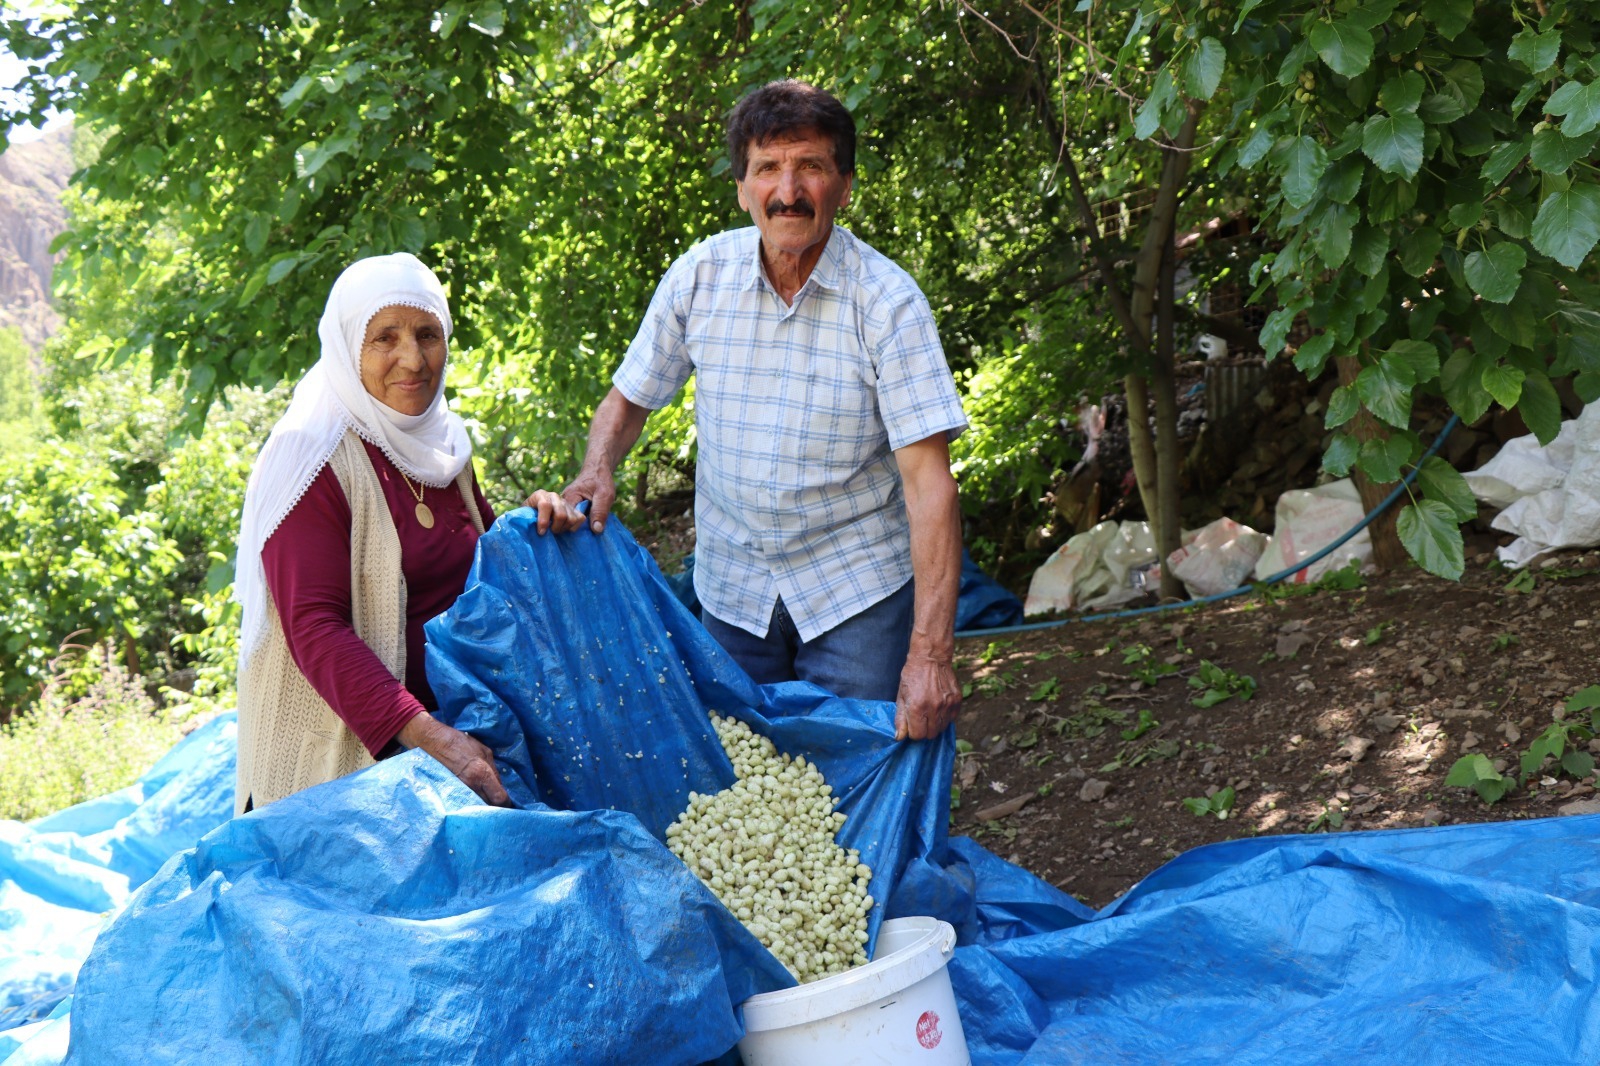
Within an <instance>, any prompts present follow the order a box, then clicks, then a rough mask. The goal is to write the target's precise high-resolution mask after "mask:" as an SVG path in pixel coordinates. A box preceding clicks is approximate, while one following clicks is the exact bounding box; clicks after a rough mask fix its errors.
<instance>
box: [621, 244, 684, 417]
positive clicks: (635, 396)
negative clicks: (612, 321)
mask: <svg viewBox="0 0 1600 1066" xmlns="http://www.w3.org/2000/svg"><path fill="white" fill-rule="evenodd" d="M693 257H694V253H693V252H690V253H688V254H686V255H683V256H680V257H679V258H678V260H677V262H675V263H673V264H672V266H671V268H670V269H668V270H667V274H666V277H664V278H662V279H661V284H660V285H657V286H656V294H655V296H654V297H652V298H651V300H650V307H649V309H648V310H647V311H646V312H645V315H644V322H642V323H641V324H640V326H639V332H638V333H636V334H635V335H634V338H633V343H632V344H630V345H628V354H627V355H625V356H623V358H622V365H621V366H620V367H618V368H617V372H616V374H615V376H613V377H612V379H611V384H612V385H614V386H616V389H617V391H618V392H620V393H622V395H623V396H624V397H626V398H627V399H628V400H629V401H630V402H632V403H636V404H638V405H639V406H640V407H646V408H649V409H650V410H652V411H654V410H656V409H658V408H661V407H665V406H666V405H667V404H668V403H670V402H671V401H672V397H673V394H675V393H676V392H677V391H678V390H679V389H681V388H682V387H683V385H684V382H686V381H688V380H689V375H690V374H692V373H694V363H693V361H692V360H691V359H690V358H689V349H688V346H687V345H685V344H684V336H685V330H686V328H687V325H688V321H689V302H690V299H691V297H692V295H693V291H694V285H693V282H694V262H693Z"/></svg>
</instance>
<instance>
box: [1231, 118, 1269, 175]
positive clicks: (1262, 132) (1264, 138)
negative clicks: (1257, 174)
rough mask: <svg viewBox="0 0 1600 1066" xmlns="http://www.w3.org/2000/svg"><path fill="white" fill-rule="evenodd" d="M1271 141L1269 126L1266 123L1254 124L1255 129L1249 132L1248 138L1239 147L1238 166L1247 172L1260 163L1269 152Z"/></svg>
mask: <svg viewBox="0 0 1600 1066" xmlns="http://www.w3.org/2000/svg"><path fill="white" fill-rule="evenodd" d="M1272 141H1273V137H1272V127H1271V125H1269V124H1268V123H1266V122H1258V123H1256V127H1255V129H1253V130H1251V131H1250V136H1248V137H1246V138H1245V139H1244V143H1243V144H1241V145H1240V146H1239V165H1240V166H1241V167H1244V168H1245V169H1246V170H1249V169H1250V168H1252V167H1254V166H1255V165H1256V164H1257V163H1259V162H1261V160H1263V159H1265V158H1266V157H1267V153H1268V152H1269V151H1271V149H1272Z"/></svg>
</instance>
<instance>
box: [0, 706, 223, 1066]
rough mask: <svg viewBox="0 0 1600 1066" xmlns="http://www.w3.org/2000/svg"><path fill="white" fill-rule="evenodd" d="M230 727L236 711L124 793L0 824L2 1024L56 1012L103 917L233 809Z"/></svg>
mask: <svg viewBox="0 0 1600 1066" xmlns="http://www.w3.org/2000/svg"><path fill="white" fill-rule="evenodd" d="M234 732H235V725H234V718H233V715H231V714H230V715H223V716H220V717H218V718H215V719H212V720H211V721H210V722H208V723H206V724H205V725H202V726H201V727H199V728H198V729H196V730H195V731H194V732H192V733H190V734H189V735H188V736H187V737H185V738H184V739H183V740H182V741H181V742H179V743H178V744H177V745H176V746H175V747H174V748H173V749H172V750H171V751H170V752H168V753H167V754H166V755H165V756H163V757H162V758H161V759H160V761H158V762H157V763H156V765H155V766H153V767H151V768H150V770H149V771H148V772H147V773H146V774H145V775H144V776H143V777H141V778H140V779H139V780H138V781H137V782H135V783H134V784H132V785H130V786H129V787H127V788H125V789H122V790H121V791H118V792H113V793H111V794H110V795H107V796H101V797H99V798H97V799H93V800H90V801H88V802H87V803H80V804H78V805H77V806H74V807H68V808H67V809H65V810H62V811H57V812H56V813H55V814H52V815H49V816H47V817H45V818H41V819H38V820H37V821H35V822H33V823H31V824H23V823H21V822H3V821H0V1030H6V1029H11V1028H13V1027H16V1026H19V1025H22V1024H23V1023H26V1022H33V1021H37V1020H39V1019H42V1018H44V1017H45V1016H46V1015H47V1014H49V1013H51V1011H52V1010H53V1008H55V1006H56V1005H57V1003H58V1002H59V1001H60V1000H61V999H62V997H64V996H66V995H67V994H68V993H70V992H71V991H72V983H73V981H74V979H75V978H76V976H77V973H78V967H79V966H80V965H82V963H83V960H84V958H85V957H86V956H87V955H88V954H89V948H90V947H91V945H93V943H94V938H95V935H96V934H97V933H98V932H99V931H100V926H101V925H102V924H103V922H104V920H105V915H106V914H107V913H109V912H112V911H114V910H116V909H117V908H119V907H121V906H122V905H123V904H124V903H126V902H127V899H128V896H129V894H130V893H131V892H132V891H133V890H134V889H136V888H138V887H139V886H140V885H142V884H143V883H144V882H145V881H146V880H148V879H149V877H150V875H152V874H154V873H155V872H156V870H158V869H159V868H160V867H161V864H162V863H163V862H165V861H166V860H167V858H168V857H169V856H170V855H172V853H173V852H175V851H178V850H180V849H182V848H186V847H188V846H190V845H191V844H193V843H194V842H195V840H197V839H198V838H199V837H200V836H201V835H202V834H204V833H206V832H208V831H209V830H211V829H213V828H214V827H216V826H218V825H220V824H222V823H223V822H225V821H227V819H228V818H229V816H230V815H232V814H233V777H234V772H233V766H234ZM4 772H5V773H26V772H27V771H26V769H25V768H23V767H6V768H5V770H4ZM0 1049H3V1045H0Z"/></svg>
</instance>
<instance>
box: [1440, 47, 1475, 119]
mask: <svg viewBox="0 0 1600 1066" xmlns="http://www.w3.org/2000/svg"><path fill="white" fill-rule="evenodd" d="M1444 91H1445V93H1446V94H1448V95H1449V96H1451V97H1453V98H1454V99H1455V101H1456V102H1457V103H1458V104H1460V106H1461V111H1462V113H1463V114H1471V113H1472V112H1473V111H1475V110H1477V107H1478V104H1479V102H1480V101H1482V99H1483V67H1482V66H1480V65H1479V64H1478V63H1476V62H1474V61H1472V60H1470V59H1458V60H1456V61H1455V62H1454V63H1451V64H1450V65H1449V66H1448V67H1445V68H1444Z"/></svg>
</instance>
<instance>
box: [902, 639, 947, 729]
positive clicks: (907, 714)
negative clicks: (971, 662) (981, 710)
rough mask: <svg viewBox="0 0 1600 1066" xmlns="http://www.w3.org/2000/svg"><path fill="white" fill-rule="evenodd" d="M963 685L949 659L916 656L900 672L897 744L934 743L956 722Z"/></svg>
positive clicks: (912, 655) (910, 658) (914, 654)
mask: <svg viewBox="0 0 1600 1066" xmlns="http://www.w3.org/2000/svg"><path fill="white" fill-rule="evenodd" d="M960 709H961V685H960V684H959V683H957V681H956V669H955V666H954V665H952V663H951V662H950V660H948V659H939V658H935V657H932V656H927V655H918V654H916V653H915V652H913V653H912V654H911V655H910V656H909V657H907V659H906V665H905V668H904V669H903V670H901V671H900V694H899V696H898V697H896V699H895V704H894V738H895V739H896V740H931V739H932V738H934V737H936V736H938V735H939V734H940V733H942V732H944V730H945V727H946V726H948V725H949V724H950V723H951V722H953V721H955V720H956V711H958V710H960Z"/></svg>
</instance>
